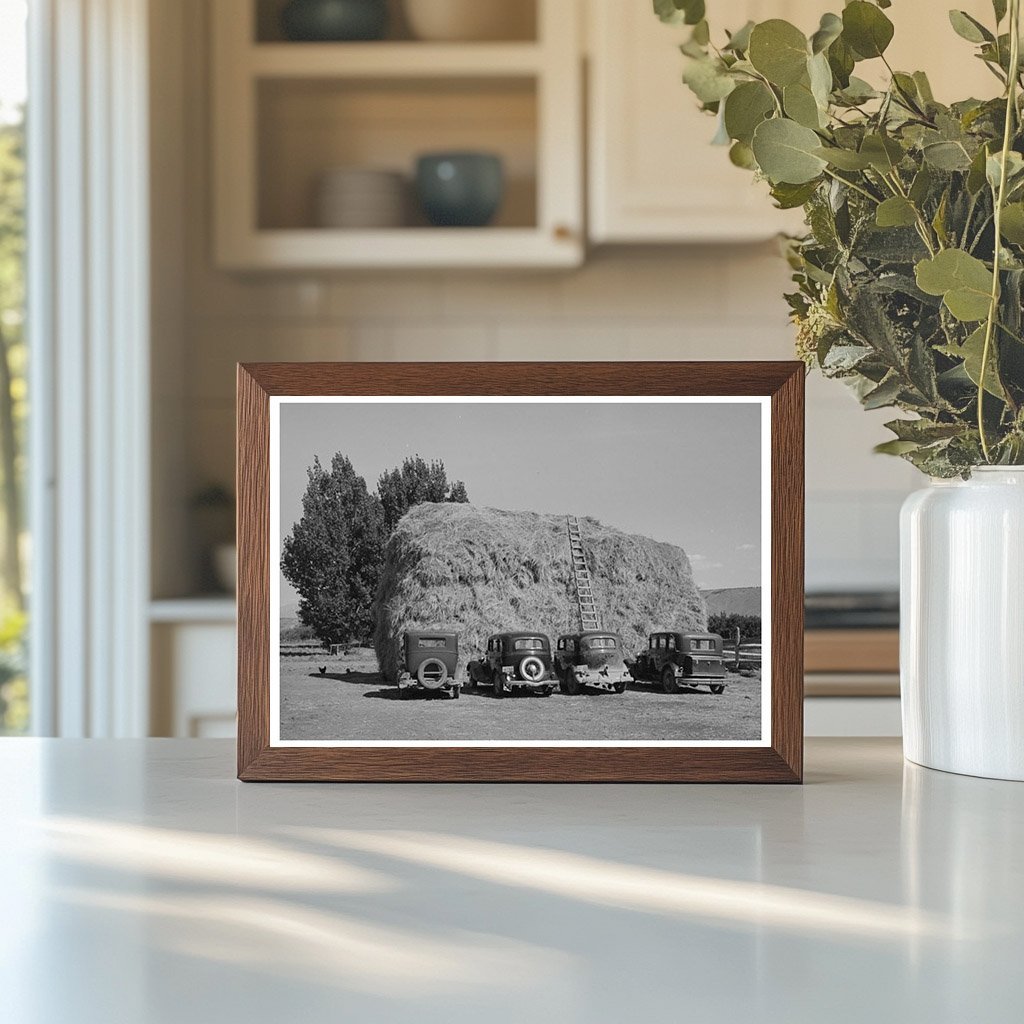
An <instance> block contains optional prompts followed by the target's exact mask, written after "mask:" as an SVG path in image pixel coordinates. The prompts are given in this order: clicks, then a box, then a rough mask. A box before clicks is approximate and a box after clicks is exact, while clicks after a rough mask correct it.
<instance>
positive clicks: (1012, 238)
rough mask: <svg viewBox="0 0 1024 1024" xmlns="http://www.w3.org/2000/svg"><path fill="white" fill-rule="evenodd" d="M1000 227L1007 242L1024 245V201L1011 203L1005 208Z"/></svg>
mask: <svg viewBox="0 0 1024 1024" xmlns="http://www.w3.org/2000/svg"><path fill="white" fill-rule="evenodd" d="M1000 228H1001V233H1002V236H1003V238H1004V239H1006V241H1007V242H1012V243H1013V244H1014V245H1024V203H1010V205H1009V206H1007V207H1005V208H1004V209H1003V218H1002V223H1001V224H1000Z"/></svg>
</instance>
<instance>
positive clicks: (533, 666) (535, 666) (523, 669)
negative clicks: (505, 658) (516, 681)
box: [519, 654, 544, 683]
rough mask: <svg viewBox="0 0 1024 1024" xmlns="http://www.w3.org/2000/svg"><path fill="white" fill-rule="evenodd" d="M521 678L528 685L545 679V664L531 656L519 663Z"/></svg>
mask: <svg viewBox="0 0 1024 1024" xmlns="http://www.w3.org/2000/svg"><path fill="white" fill-rule="evenodd" d="M519 678H520V679H523V680H525V681H526V682H528V683H535V682H537V680H539V679H543V678H544V662H543V661H541V660H540V658H538V657H536V656H535V655H533V654H531V655H530V656H529V657H527V658H523V660H522V661H521V662H519Z"/></svg>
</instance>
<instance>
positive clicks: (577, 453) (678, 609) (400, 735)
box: [270, 396, 771, 747]
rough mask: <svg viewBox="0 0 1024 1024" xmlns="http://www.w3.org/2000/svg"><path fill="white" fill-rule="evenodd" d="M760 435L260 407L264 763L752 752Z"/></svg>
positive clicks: (519, 406)
mask: <svg viewBox="0 0 1024 1024" xmlns="http://www.w3.org/2000/svg"><path fill="white" fill-rule="evenodd" d="M769 420H770V411H769V405H768V402H767V400H765V399H762V398H756V397H755V398H722V397H716V398H700V397H673V398H665V399H660V398H655V399H649V398H644V399H630V398H625V397H623V398H614V399H590V398H580V399H578V400H573V399H566V398H552V399H543V398H537V397H532V398H529V399H525V398H524V399H512V398H457V399H455V398H440V397H438V398H395V399H385V398H380V397H375V398H357V397H351V396H349V397H331V398H324V397H318V398H301V397H300V398H293V397H287V398H285V397H275V398H274V399H272V402H271V412H270V431H271V485H270V495H271V538H272V540H271V543H272V544H275V545H276V557H277V563H278V564H277V571H276V572H275V571H273V569H272V572H271V605H270V607H271V618H272V622H271V625H272V630H271V633H272V636H271V680H270V682H271V742H272V745H277V746H307V745H308V746H332V745H337V746H384V745H391V744H395V745H403V746H415V745H425V746H429V745H438V746H440V745H444V746H474V745H477V746H483V745H486V746H501V745H509V746H515V745H521V746H529V745H533V744H537V745H543V746H559V745H563V746H602V745H607V746H620V747H621V746H647V745H651V746H656V745H674V746H745V745H748V746H759V745H761V746H763V745H765V744H767V743H768V742H769V739H770V735H771V727H770V705H771V701H770V692H771V672H770V664H769V649H770V645H769V643H768V642H767V637H766V642H765V645H764V648H763V649H762V631H764V633H765V634H767V635H768V636H769V637H770V623H769V622H768V614H767V610H768V608H769V607H770V600H769V598H770V594H769V593H768V591H769V589H770V584H771V571H770V564H769V559H770V543H769V540H768V539H769V536H770V533H769V530H770V522H769V514H768V507H769V506H768V491H769V486H768V476H769V469H768V459H767V445H768V437H769ZM272 561H273V559H272ZM275 626H276V628H277V633H276V635H274V628H273V627H275Z"/></svg>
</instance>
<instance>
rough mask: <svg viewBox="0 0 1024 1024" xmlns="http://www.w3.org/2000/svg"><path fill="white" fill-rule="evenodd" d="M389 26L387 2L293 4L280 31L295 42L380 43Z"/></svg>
mask: <svg viewBox="0 0 1024 1024" xmlns="http://www.w3.org/2000/svg"><path fill="white" fill-rule="evenodd" d="M387 25H388V5H387V0H290V2H289V3H288V4H286V5H285V7H284V9H283V10H282V11H281V28H282V30H283V31H284V35H285V38H286V39H291V40H293V41H295V42H318V43H322V42H330V43H334V42H358V41H363V40H370V39H380V38H381V37H382V36H383V35H384V33H385V31H386V30H387Z"/></svg>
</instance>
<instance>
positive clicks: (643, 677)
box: [630, 632, 725, 693]
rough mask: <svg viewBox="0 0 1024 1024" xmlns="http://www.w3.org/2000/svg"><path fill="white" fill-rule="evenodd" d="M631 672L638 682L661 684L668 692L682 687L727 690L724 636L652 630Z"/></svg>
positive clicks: (673, 691) (715, 690)
mask: <svg viewBox="0 0 1024 1024" xmlns="http://www.w3.org/2000/svg"><path fill="white" fill-rule="evenodd" d="M630 671H631V672H632V674H633V678H634V679H636V680H638V681H641V682H647V683H661V688H662V689H663V690H664V691H665V692H666V693H678V692H679V688H680V687H681V686H691V687H695V686H707V687H708V689H709V690H710V691H711V692H712V693H724V692H725V661H724V660H723V658H722V638H721V637H720V636H719V635H718V634H717V633H674V632H672V633H652V634H651V635H650V637H649V638H648V640H647V649H646V650H644V651H641V652H640V654H638V655H637V657H636V660H635V661H634V662H633V663H632V665H631V666H630Z"/></svg>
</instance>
